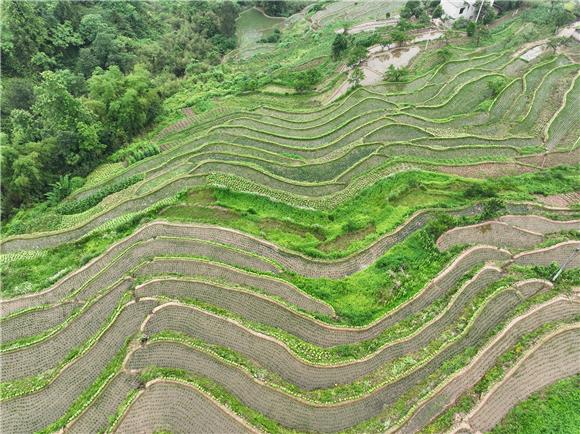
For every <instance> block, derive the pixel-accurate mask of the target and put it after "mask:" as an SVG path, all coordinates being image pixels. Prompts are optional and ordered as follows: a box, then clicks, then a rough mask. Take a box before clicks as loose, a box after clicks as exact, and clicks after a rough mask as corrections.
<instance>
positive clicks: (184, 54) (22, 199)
mask: <svg viewBox="0 0 580 434" xmlns="http://www.w3.org/2000/svg"><path fill="white" fill-rule="evenodd" d="M239 9H240V6H239V5H238V4H237V3H233V2H230V1H225V2H185V1H184V2H181V1H159V2H141V1H123V2H117V1H111V2H98V1H86V2H70V1H64V0H52V1H46V2H35V1H17V0H7V1H4V2H2V17H3V18H2V19H3V25H2V35H1V36H2V37H1V45H0V51H1V56H2V66H3V77H2V95H3V97H2V118H3V122H2V134H1V145H2V196H3V206H2V216H3V217H6V216H8V215H10V214H11V213H12V212H13V210H15V209H16V208H18V207H20V206H21V205H23V204H28V203H31V202H33V201H35V200H38V199H41V198H43V197H44V195H45V193H47V191H49V190H50V189H51V185H64V184H67V181H65V179H66V180H68V179H69V178H68V177H66V176H68V175H70V176H71V177H76V176H84V175H86V174H87V173H88V172H89V171H90V170H91V169H93V168H94V167H95V165H96V164H98V163H99V162H100V161H102V159H103V158H104V157H106V156H107V155H109V154H110V153H111V152H113V151H115V150H117V149H119V148H120V147H121V146H123V145H124V144H126V143H127V142H129V141H130V140H131V139H132V138H133V137H135V136H136V135H137V134H139V133H140V132H142V131H143V130H144V129H145V128H147V127H148V126H149V125H150V124H151V122H152V121H153V120H154V119H155V117H156V116H157V114H158V113H159V110H160V104H161V101H162V100H163V99H164V98H166V97H167V96H169V95H171V94H172V93H173V92H175V90H177V88H178V85H177V84H178V80H179V79H180V78H181V77H183V76H184V75H186V74H187V72H188V70H195V69H196V68H197V69H200V68H201V69H204V68H205V69H207V68H208V67H210V66H211V65H214V64H218V63H219V62H220V60H221V56H222V55H223V54H224V53H225V52H226V51H228V50H230V49H232V48H234V47H235V45H236V39H235V20H236V18H237V16H238V13H239ZM64 177H66V178H64Z"/></svg>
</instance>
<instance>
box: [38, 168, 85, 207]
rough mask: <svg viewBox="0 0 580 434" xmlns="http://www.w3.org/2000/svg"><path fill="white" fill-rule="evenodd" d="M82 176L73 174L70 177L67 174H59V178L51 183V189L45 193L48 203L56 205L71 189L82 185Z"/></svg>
mask: <svg viewBox="0 0 580 434" xmlns="http://www.w3.org/2000/svg"><path fill="white" fill-rule="evenodd" d="M83 182H84V180H83V178H80V177H78V176H75V177H73V178H70V177H69V175H68V174H66V175H64V176H62V175H61V176H60V178H59V180H58V181H56V182H55V183H54V184H51V187H52V190H50V191H49V192H47V193H46V194H45V196H46V198H47V200H48V203H49V204H50V205H56V204H57V203H59V202H60V201H61V200H63V199H64V198H65V197H67V196H68V195H69V194H70V193H71V192H72V191H73V190H75V189H77V188H79V187H81V186H82V185H83Z"/></svg>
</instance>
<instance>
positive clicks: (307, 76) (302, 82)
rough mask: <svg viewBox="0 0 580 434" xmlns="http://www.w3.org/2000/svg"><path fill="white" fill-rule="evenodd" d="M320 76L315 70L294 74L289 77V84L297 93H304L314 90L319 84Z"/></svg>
mask: <svg viewBox="0 0 580 434" xmlns="http://www.w3.org/2000/svg"><path fill="white" fill-rule="evenodd" d="M321 79H322V74H321V73H320V71H319V70H318V69H316V68H312V69H307V70H306V71H299V72H295V73H293V74H292V75H291V76H290V79H289V81H290V83H291V84H292V87H293V88H294V89H296V91H297V92H306V91H310V90H312V89H314V87H315V86H316V85H317V84H318V83H320V80H321Z"/></svg>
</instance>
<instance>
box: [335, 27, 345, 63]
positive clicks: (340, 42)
mask: <svg viewBox="0 0 580 434" xmlns="http://www.w3.org/2000/svg"><path fill="white" fill-rule="evenodd" d="M347 48H348V38H347V37H346V35H345V34H344V33H338V34H337V35H336V36H335V37H334V41H333V42H332V57H333V58H334V59H339V58H340V57H341V56H342V55H343V53H344V52H345V51H346V49H347Z"/></svg>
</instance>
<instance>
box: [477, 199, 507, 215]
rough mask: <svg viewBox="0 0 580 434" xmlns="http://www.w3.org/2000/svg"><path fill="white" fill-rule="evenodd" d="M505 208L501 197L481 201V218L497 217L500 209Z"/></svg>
mask: <svg viewBox="0 0 580 434" xmlns="http://www.w3.org/2000/svg"><path fill="white" fill-rule="evenodd" d="M503 210H505V204H504V203H503V201H502V200H501V199H498V198H491V199H489V200H486V201H485V202H484V203H483V212H482V213H481V218H482V220H489V219H492V218H494V217H497V216H498V215H499V214H500V212H501V211H503Z"/></svg>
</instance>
